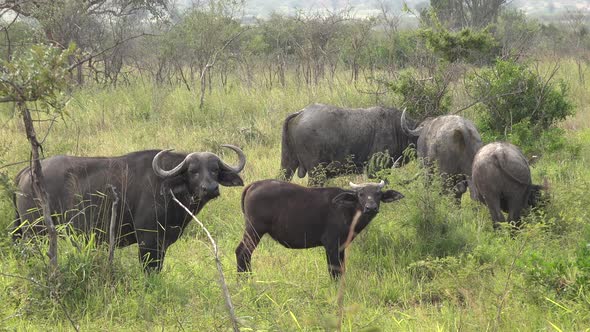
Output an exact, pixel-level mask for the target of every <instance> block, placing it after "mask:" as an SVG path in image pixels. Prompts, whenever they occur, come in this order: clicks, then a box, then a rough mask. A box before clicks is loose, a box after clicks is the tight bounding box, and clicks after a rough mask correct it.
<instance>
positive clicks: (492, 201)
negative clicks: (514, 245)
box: [486, 198, 506, 229]
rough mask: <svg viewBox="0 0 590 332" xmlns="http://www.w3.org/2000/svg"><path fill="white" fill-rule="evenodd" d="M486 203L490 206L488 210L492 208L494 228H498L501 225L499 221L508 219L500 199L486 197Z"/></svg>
mask: <svg viewBox="0 0 590 332" xmlns="http://www.w3.org/2000/svg"><path fill="white" fill-rule="evenodd" d="M486 205H487V206H488V210H490V215H491V216H492V221H493V223H494V224H493V225H494V229H498V228H499V227H500V224H499V223H500V222H504V221H506V219H504V215H503V214H502V210H501V209H500V200H499V199H497V198H486Z"/></svg>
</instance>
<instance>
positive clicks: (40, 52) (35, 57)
mask: <svg viewBox="0 0 590 332" xmlns="http://www.w3.org/2000/svg"><path fill="white" fill-rule="evenodd" d="M74 49H75V47H74V45H73V44H72V45H70V47H69V48H67V49H65V50H62V49H61V48H56V47H53V46H46V45H34V46H32V47H31V48H30V49H28V50H26V51H22V52H21V54H17V56H15V57H14V60H13V61H11V62H8V61H4V60H2V61H1V62H0V102H3V103H6V102H12V103H15V104H16V108H17V110H18V112H19V115H20V116H21V117H22V119H23V122H24V125H25V131H26V136H27V139H28V140H29V143H30V144H31V164H32V165H31V168H30V170H31V177H32V179H33V190H34V192H35V194H36V196H37V198H38V199H39V200H40V205H41V209H42V211H43V219H44V222H45V226H46V227H47V233H48V235H49V251H48V256H49V262H50V268H51V271H50V273H49V275H50V277H51V276H53V275H54V273H55V272H56V271H57V233H56V230H55V225H54V224H53V220H52V219H51V211H50V208H49V197H48V194H47V191H46V190H45V181H44V178H43V172H42V170H41V162H40V155H39V149H40V148H41V144H40V143H39V141H38V140H37V134H36V132H35V127H34V125H33V119H32V116H31V110H30V109H29V107H28V106H29V105H31V104H33V103H34V104H35V105H37V106H38V107H40V109H38V110H39V111H42V112H47V113H49V112H56V111H57V112H59V111H60V110H61V109H63V106H64V101H65V100H66V98H65V94H64V91H65V90H66V88H67V86H68V81H67V77H68V76H69V69H70V68H69V66H68V60H69V57H70V56H71V55H72V54H73V53H74Z"/></svg>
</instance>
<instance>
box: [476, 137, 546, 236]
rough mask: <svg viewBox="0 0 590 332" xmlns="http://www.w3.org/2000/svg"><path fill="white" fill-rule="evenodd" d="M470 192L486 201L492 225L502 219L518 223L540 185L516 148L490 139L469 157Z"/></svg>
mask: <svg viewBox="0 0 590 332" xmlns="http://www.w3.org/2000/svg"><path fill="white" fill-rule="evenodd" d="M472 177H473V178H472V181H473V185H472V186H471V187H472V188H471V190H472V196H473V197H474V198H475V199H477V200H479V201H481V202H483V203H484V204H486V205H487V207H488V209H489V210H490V214H491V215H492V220H493V222H494V228H497V227H498V226H499V224H498V223H499V222H503V221H505V218H504V215H503V214H502V211H505V212H508V221H509V222H511V223H513V224H514V225H515V226H517V227H518V226H520V216H521V213H522V211H523V209H525V208H527V207H534V206H536V204H537V199H538V197H539V195H540V190H541V189H543V187H542V186H539V185H534V184H532V182H531V171H530V169H529V164H528V162H527V160H526V158H525V157H524V155H523V154H522V153H521V152H520V150H519V149H518V148H517V147H516V146H514V145H512V144H510V143H504V142H495V143H490V144H488V145H486V146H484V147H483V148H481V149H480V150H479V152H478V153H477V155H476V156H475V159H474V160H473V172H472Z"/></svg>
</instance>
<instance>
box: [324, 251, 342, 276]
mask: <svg viewBox="0 0 590 332" xmlns="http://www.w3.org/2000/svg"><path fill="white" fill-rule="evenodd" d="M324 248H325V249H326V257H327V259H328V272H330V276H332V279H337V278H339V277H340V275H341V274H342V270H343V268H344V249H342V250H340V248H339V246H338V243H336V245H324Z"/></svg>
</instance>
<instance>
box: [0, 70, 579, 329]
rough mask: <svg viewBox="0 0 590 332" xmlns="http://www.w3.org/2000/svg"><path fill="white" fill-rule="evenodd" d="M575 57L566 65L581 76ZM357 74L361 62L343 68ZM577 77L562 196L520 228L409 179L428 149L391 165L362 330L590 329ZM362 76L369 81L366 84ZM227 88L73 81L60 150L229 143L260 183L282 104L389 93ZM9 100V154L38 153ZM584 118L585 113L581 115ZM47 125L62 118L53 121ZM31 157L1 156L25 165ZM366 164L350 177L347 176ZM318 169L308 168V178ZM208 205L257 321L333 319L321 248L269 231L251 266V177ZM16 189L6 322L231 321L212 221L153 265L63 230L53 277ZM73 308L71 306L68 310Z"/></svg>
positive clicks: (362, 254)
mask: <svg viewBox="0 0 590 332" xmlns="http://www.w3.org/2000/svg"><path fill="white" fill-rule="evenodd" d="M572 70H574V68H573V67H571V64H564V65H562V67H561V69H560V75H563V77H566V78H568V77H575V76H572V75H571V74H570V73H569V72H570V71H572ZM342 77H346V76H345V75H343V76H342ZM569 81H570V85H571V86H572V90H571V92H572V93H571V95H570V97H571V98H572V100H573V102H574V103H575V104H576V105H577V106H578V114H577V115H576V118H575V119H573V120H568V121H566V123H564V127H565V128H567V129H569V131H568V134H567V138H568V141H567V146H568V148H567V149H564V150H562V151H557V152H555V153H552V154H550V155H544V156H543V157H542V158H541V160H540V161H539V162H538V163H537V164H535V165H534V167H533V169H532V171H533V178H534V181H535V182H536V183H541V182H542V181H543V179H544V178H547V180H548V182H549V184H550V188H551V189H550V192H549V193H550V200H549V202H548V203H547V205H546V207H545V208H544V209H543V210H538V211H533V212H532V213H531V214H530V215H529V216H528V217H527V218H526V222H527V226H526V227H525V228H524V230H523V231H522V232H521V233H520V234H518V235H517V236H511V233H510V231H509V230H504V229H503V230H500V231H498V232H494V231H493V230H492V227H491V226H492V225H491V224H492V223H491V219H490V217H489V213H488V211H487V209H486V208H485V207H484V206H483V205H481V204H479V203H476V202H473V201H471V200H470V199H469V197H468V195H465V197H463V201H462V206H461V208H460V209H459V208H458V207H457V206H456V205H455V204H454V202H453V201H452V200H451V199H450V198H447V197H443V196H440V195H439V194H438V192H439V191H440V190H439V189H440V184H437V183H434V184H430V185H426V184H425V183H424V181H423V180H421V179H420V178H419V180H417V181H414V182H413V183H411V184H408V185H405V186H403V185H401V184H400V183H401V182H403V180H404V179H407V178H410V177H412V176H413V175H414V174H415V173H416V172H418V171H419V169H418V165H417V163H415V162H414V163H411V164H409V165H407V166H405V167H403V168H400V169H395V170H393V171H391V172H390V173H389V174H388V175H387V178H388V180H389V182H390V185H389V186H390V187H392V188H394V189H396V190H398V191H400V192H402V193H403V194H404V195H405V196H406V197H405V198H404V199H402V200H401V201H399V202H396V203H392V204H382V208H381V211H380V213H379V215H378V216H377V217H376V218H375V219H374V220H373V222H372V223H371V225H370V226H369V227H368V228H367V229H366V230H365V231H364V232H363V233H361V234H360V235H359V236H358V237H357V238H356V239H355V241H354V242H353V243H352V245H351V247H350V250H349V259H348V269H347V276H346V289H345V299H344V303H345V310H344V321H343V324H342V327H343V329H344V330H346V331H359V330H363V329H365V330H373V331H376V330H382V331H399V330H411V331H422V330H429V331H430V330H467V331H472V330H503V331H513V330H523V331H529V330H558V331H559V330H561V331H573V330H577V331H579V330H584V329H587V328H588V326H590V293H589V291H588V284H589V281H590V258H588V257H589V255H590V252H589V250H588V249H587V248H588V244H589V243H590V226H589V223H588V208H587V207H588V206H590V195H588V194H587V188H588V185H589V184H590V171H588V167H587V165H588V160H589V158H590V129H588V125H589V123H588V122H585V120H584V119H587V118H589V117H590V115H588V114H590V111H589V110H588V108H587V107H588V106H587V105H588V99H587V98H588V95H587V93H586V92H585V91H587V90H588V87H587V86H581V85H580V84H579V83H578V82H577V81H573V79H572V80H569ZM361 85H362V84H361ZM230 86H231V87H230V88H229V90H228V91H224V90H223V89H214V90H213V93H212V94H210V95H207V98H206V108H205V109H204V110H199V109H198V96H197V95H196V94H195V93H193V92H189V91H187V90H186V89H184V88H183V87H180V86H179V87H169V86H153V85H149V84H146V85H144V84H141V83H137V84H133V85H131V86H125V87H119V88H117V89H112V88H101V87H87V88H84V89H83V90H81V91H78V92H76V93H75V94H74V97H73V99H72V100H71V101H70V103H69V104H68V107H67V109H66V112H65V113H64V119H63V120H59V121H58V122H57V123H55V124H54V125H53V127H52V128H51V132H50V133H49V135H48V136H47V139H46V141H45V143H44V152H45V154H46V155H48V156H50V155H55V154H74V155H88V156H90V155H108V156H114V155H120V154H124V153H127V152H130V151H135V150H140V149H147V148H175V149H177V150H183V151H202V150H208V151H213V152H216V153H219V154H221V155H223V156H224V157H225V158H227V159H228V160H229V161H230V162H231V161H234V159H232V158H234V156H233V154H231V153H226V151H224V150H223V149H220V148H219V145H220V144H223V143H231V144H236V145H238V146H240V147H242V148H243V149H244V151H245V152H246V155H247V157H248V162H247V165H246V169H245V170H244V172H243V177H244V180H245V182H246V183H250V182H253V181H256V180H259V179H264V178H274V177H276V176H278V175H279V163H280V134H281V125H282V120H283V119H284V117H285V115H287V114H288V113H291V112H294V111H297V110H299V109H301V108H303V107H305V106H306V105H307V104H309V103H312V102H321V103H331V104H336V105H342V106H351V107H364V106H369V105H372V104H373V103H374V96H371V95H367V94H362V93H359V91H357V90H356V89H355V87H354V85H353V84H350V83H349V82H348V81H347V80H346V79H344V78H342V79H336V80H334V81H331V82H324V83H323V85H321V86H319V87H314V88H306V87H298V86H296V85H295V84H294V83H292V82H290V84H288V85H287V87H286V88H276V87H275V88H274V89H267V88H265V87H262V86H257V87H253V88H251V89H247V88H244V87H242V86H241V85H239V84H237V83H234V84H230ZM10 114H11V112H10V110H9V109H6V108H5V109H4V110H3V112H1V113H0V119H1V120H2V121H1V122H2V126H3V127H2V135H1V137H0V160H1V161H2V162H3V163H5V164H6V163H13V162H18V161H26V160H27V158H28V156H29V153H28V145H27V143H26V141H25V136H24V134H23V130H22V125H21V124H20V122H19V119H17V118H14V117H11V116H10ZM574 124H575V125H574ZM38 128H39V129H38V130H39V132H40V133H41V134H43V133H44V131H45V130H47V129H48V128H49V124H48V123H39V125H38ZM23 165H26V164H21V165H17V166H11V167H8V168H5V169H2V170H1V171H2V172H5V173H6V174H8V175H10V176H13V175H14V174H16V172H17V171H18V170H19V169H20V168H21V167H22V166H23ZM349 180H353V181H366V179H363V178H362V177H361V176H356V175H355V176H347V177H340V178H336V179H333V180H330V181H329V185H336V186H343V187H344V186H346V185H347V183H348V181H349ZM295 181H296V182H298V183H305V182H306V181H305V179H296V180H295ZM221 192H222V194H221V197H219V198H218V199H216V200H214V201H212V202H209V203H208V205H207V206H206V207H205V208H204V210H203V211H202V212H201V213H200V214H199V215H198V218H199V219H200V220H201V221H203V222H204V224H205V225H206V226H207V227H208V229H209V230H210V231H211V233H212V235H213V237H214V238H215V239H216V240H217V241H218V245H219V247H220V251H221V260H222V264H223V267H224V269H225V272H226V278H227V279H228V283H229V290H230V292H231V294H232V297H233V301H234V305H235V306H236V314H237V316H238V318H239V319H240V321H241V323H242V326H243V328H244V331H248V330H249V331H271V330H272V331H275V330H280V331H299V330H304V331H309V330H333V329H334V328H335V326H336V324H337V313H338V308H337V304H336V299H337V294H338V283H335V282H333V281H332V280H331V279H330V278H329V274H328V272H327V266H326V261H325V254H324V252H323V249H322V248H315V249H309V250H289V249H286V248H283V247H282V246H280V245H279V244H277V243H275V242H274V241H273V240H272V239H270V238H268V237H265V238H263V240H262V242H261V244H260V245H259V247H258V248H257V249H256V251H255V253H254V255H253V261H252V263H253V271H254V272H253V275H252V276H251V277H250V278H241V277H238V276H237V274H236V272H235V269H236V266H235V256H234V249H235V247H236V246H237V244H238V243H239V241H240V240H241V237H242V231H243V228H244V221H243V217H242V214H241V210H240V195H241V188H222V189H221ZM11 204H12V203H11V196H10V194H9V193H8V192H6V193H4V194H2V196H1V198H0V229H2V230H3V233H4V234H5V235H3V236H2V237H1V238H0V258H1V261H2V266H1V267H0V303H2V304H3V306H2V309H0V328H2V329H7V330H46V329H48V328H50V329H51V330H72V329H73V327H72V323H71V322H70V319H71V321H73V322H74V324H77V325H79V327H80V329H81V330H123V331H136V330H148V331H151V330H162V329H167V330H188V331H214V330H215V331H216V330H228V329H229V326H230V325H229V320H228V316H227V313H226V311H225V306H224V302H223V299H222V295H221V290H220V288H219V286H218V283H217V274H216V269H215V262H214V260H213V256H212V254H211V248H210V246H209V244H208V242H207V239H206V237H205V235H204V234H203V232H202V231H201V230H200V229H199V228H198V227H197V225H193V224H191V225H190V226H189V227H188V229H187V231H186V233H185V234H184V235H183V236H182V238H181V239H180V240H179V241H178V242H177V243H175V244H174V245H173V246H172V247H171V248H170V249H169V251H168V253H167V256H166V261H165V264H164V269H163V271H162V272H161V273H160V274H158V275H150V276H145V275H144V274H143V273H142V268H141V266H140V263H139V262H138V259H137V246H136V245H134V246H131V247H128V248H124V249H120V250H118V251H117V252H116V256H115V263H114V264H113V266H109V265H108V263H107V262H108V259H107V256H108V253H107V250H106V246H105V245H104V244H96V243H95V242H94V241H90V242H88V243H85V242H83V241H75V240H76V238H74V243H76V244H77V245H74V244H72V243H73V242H72V241H71V240H69V239H66V238H65V237H64V238H63V239H61V240H60V242H59V254H60V261H59V266H60V273H59V278H58V279H57V280H56V281H55V283H52V284H48V283H47V280H46V276H45V274H44V270H45V268H44V266H45V265H44V264H45V263H44V262H45V258H44V254H43V252H44V250H45V249H44V244H43V241H42V239H40V241H36V242H34V243H31V244H13V243H12V242H11V241H10V239H9V236H8V235H7V232H8V227H9V225H10V223H11V221H12V219H13V218H14V212H13V208H12V206H11ZM68 317H69V318H68Z"/></svg>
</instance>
